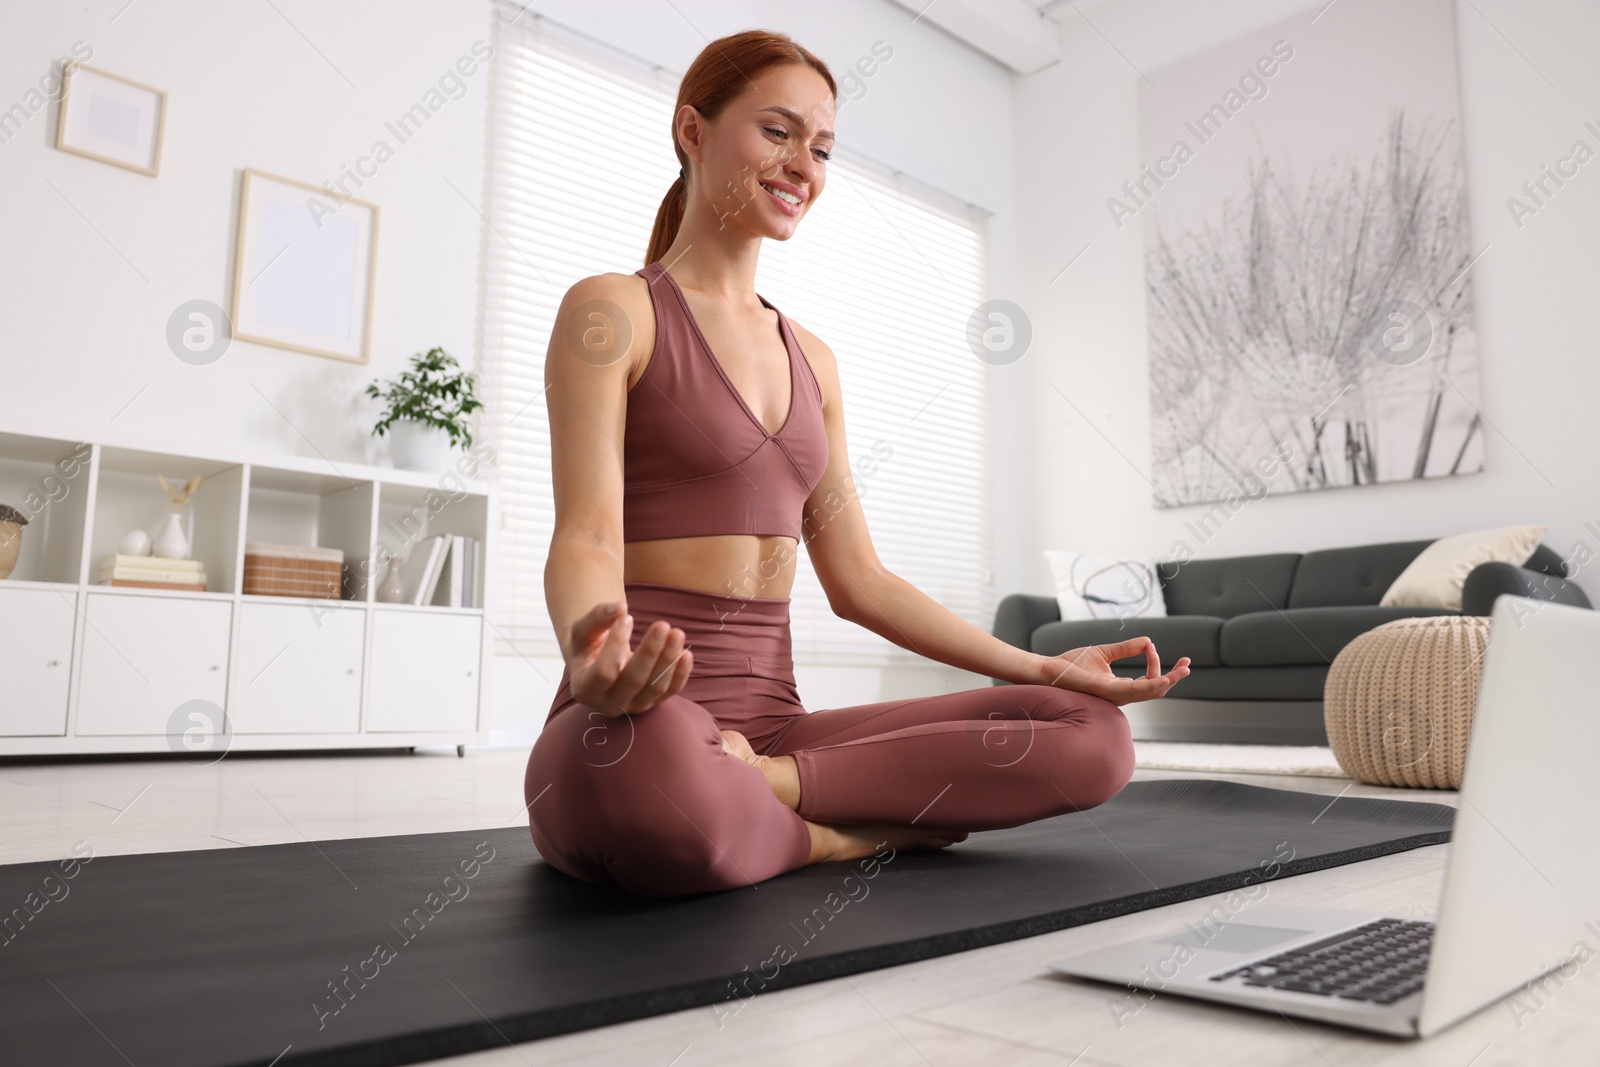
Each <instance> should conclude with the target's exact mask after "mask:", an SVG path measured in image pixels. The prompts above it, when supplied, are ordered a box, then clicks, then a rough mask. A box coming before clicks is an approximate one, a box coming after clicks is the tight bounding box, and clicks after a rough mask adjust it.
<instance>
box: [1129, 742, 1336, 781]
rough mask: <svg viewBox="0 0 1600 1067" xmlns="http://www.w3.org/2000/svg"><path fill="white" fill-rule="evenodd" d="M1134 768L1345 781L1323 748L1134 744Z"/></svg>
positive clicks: (1302, 746) (1168, 743) (1329, 750)
mask: <svg viewBox="0 0 1600 1067" xmlns="http://www.w3.org/2000/svg"><path fill="white" fill-rule="evenodd" d="M1133 752H1134V766H1135V767H1137V768H1141V769H1143V768H1148V769H1150V770H1163V771H1220V772H1226V773H1235V774H1303V775H1312V776H1316V777H1320V778H1348V777H1350V776H1349V775H1347V774H1346V773H1345V772H1344V768H1342V767H1340V766H1339V761H1338V760H1336V759H1334V757H1333V749H1331V748H1328V747H1327V746H1326V745H1215V744H1201V743H1198V742H1185V741H1135V742H1134V743H1133Z"/></svg>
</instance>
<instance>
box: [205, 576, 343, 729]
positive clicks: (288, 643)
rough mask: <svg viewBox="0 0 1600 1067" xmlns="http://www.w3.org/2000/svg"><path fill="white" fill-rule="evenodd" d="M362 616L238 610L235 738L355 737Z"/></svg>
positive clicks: (232, 710)
mask: <svg viewBox="0 0 1600 1067" xmlns="http://www.w3.org/2000/svg"><path fill="white" fill-rule="evenodd" d="M366 617H367V610H366V608H365V607H364V606H363V605H360V604H351V603H348V602H344V601H331V600H330V601H328V602H327V604H325V605H322V604H319V605H316V606H315V607H313V606H312V605H308V604H303V603H295V604H263V603H260V602H259V601H250V602H247V603H244V604H240V605H239V674H238V677H237V678H236V679H235V681H234V687H233V702H232V704H230V705H229V709H228V717H229V719H230V725H231V726H232V727H233V732H234V733H236V734H317V733H347V734H353V733H355V732H356V731H358V730H359V729H360V728H361V651H362V650H361V645H362V638H363V637H364V635H365V630H366Z"/></svg>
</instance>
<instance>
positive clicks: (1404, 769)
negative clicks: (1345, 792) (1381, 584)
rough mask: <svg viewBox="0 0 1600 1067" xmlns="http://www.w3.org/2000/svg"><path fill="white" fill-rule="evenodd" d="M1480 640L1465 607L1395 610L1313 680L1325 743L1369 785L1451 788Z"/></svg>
mask: <svg viewBox="0 0 1600 1067" xmlns="http://www.w3.org/2000/svg"><path fill="white" fill-rule="evenodd" d="M1488 643H1489V620H1488V619H1487V618H1485V617H1480V616H1473V615H1430V616H1426V617H1423V618H1411V619H1396V620H1394V621H1393V622H1386V623H1384V624H1383V625H1381V626H1377V627H1374V628H1373V629H1371V630H1368V631H1367V632H1366V633H1364V634H1362V635H1360V636H1359V637H1357V638H1356V639H1355V640H1354V641H1351V642H1350V643H1349V644H1348V645H1346V646H1345V647H1344V648H1343V649H1341V650H1340V652H1339V654H1338V655H1337V656H1335V657H1334V660H1333V664H1332V665H1331V666H1330V667H1329V668H1328V680H1327V683H1326V684H1325V686H1324V688H1323V697H1322V707H1323V719H1324V722H1325V723H1326V725H1327V729H1328V744H1329V747H1331V748H1332V749H1333V754H1334V757H1335V758H1336V759H1337V760H1338V761H1339V766H1341V767H1343V768H1344V770H1345V773H1346V774H1348V775H1350V777H1352V778H1355V779H1357V780H1358V781H1362V782H1368V783H1371V784H1372V785H1392V786H1415V787H1421V788H1423V789H1459V788H1460V787H1461V772H1462V770H1463V769H1464V768H1465V766H1466V762H1467V738H1468V736H1469V735H1470V734H1471V732H1472V712H1473V708H1474V707H1475V706H1476V705H1477V701H1478V683H1479V681H1480V679H1481V678H1482V675H1483V653H1484V650H1485V648H1487V647H1488Z"/></svg>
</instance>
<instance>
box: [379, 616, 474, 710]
mask: <svg viewBox="0 0 1600 1067" xmlns="http://www.w3.org/2000/svg"><path fill="white" fill-rule="evenodd" d="M482 632H483V619H482V617H481V616H479V615H435V614H431V613H429V612H425V611H403V610H400V611H396V610H389V611H385V610H381V609H374V610H373V613H372V690H371V692H372V697H371V699H370V700H369V701H368V703H367V732H369V733H374V732H384V731H396V730H404V731H430V730H475V729H477V726H478V667H479V659H478V657H479V652H480V650H481V648H482V644H481V642H482Z"/></svg>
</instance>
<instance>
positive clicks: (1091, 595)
mask: <svg viewBox="0 0 1600 1067" xmlns="http://www.w3.org/2000/svg"><path fill="white" fill-rule="evenodd" d="M1044 556H1045V559H1047V560H1048V561H1049V562H1050V570H1051V572H1052V573H1053V574H1054V575H1055V585H1056V602H1057V603H1059V604H1060V605H1061V618H1062V619H1063V620H1076V619H1132V618H1142V617H1148V616H1152V615H1165V614H1166V613H1167V601H1166V597H1165V596H1163V595H1162V592H1161V581H1160V579H1159V578H1158V577H1157V571H1156V560H1154V559H1124V558H1120V557H1117V556H1090V555H1085V554H1084V553H1081V552H1066V551H1062V550H1060V549H1049V548H1047V549H1045V552H1044Z"/></svg>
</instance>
